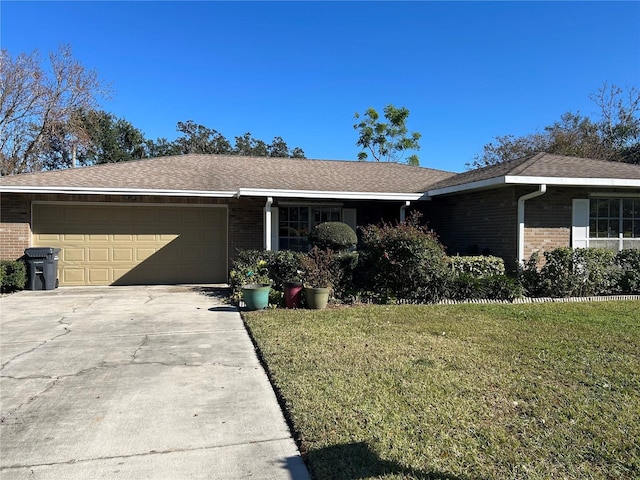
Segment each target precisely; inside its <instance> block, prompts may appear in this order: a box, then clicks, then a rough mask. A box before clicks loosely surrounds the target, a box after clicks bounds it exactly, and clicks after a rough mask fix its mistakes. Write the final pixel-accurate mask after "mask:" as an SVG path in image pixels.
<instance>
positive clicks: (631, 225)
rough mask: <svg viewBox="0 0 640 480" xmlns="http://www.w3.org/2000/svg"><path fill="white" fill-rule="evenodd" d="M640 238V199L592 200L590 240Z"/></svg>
mask: <svg viewBox="0 0 640 480" xmlns="http://www.w3.org/2000/svg"><path fill="white" fill-rule="evenodd" d="M620 236H622V237H623V238H640V198H592V199H591V202H590V212H589V237H590V238H620Z"/></svg>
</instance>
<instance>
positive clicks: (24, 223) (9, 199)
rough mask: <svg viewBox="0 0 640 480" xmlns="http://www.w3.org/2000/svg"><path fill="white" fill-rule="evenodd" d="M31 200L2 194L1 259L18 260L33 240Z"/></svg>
mask: <svg viewBox="0 0 640 480" xmlns="http://www.w3.org/2000/svg"><path fill="white" fill-rule="evenodd" d="M30 222H31V200H30V199H29V198H28V197H26V196H24V195H11V194H7V193H3V194H1V195H0V260H17V259H18V258H20V257H22V256H23V255H24V250H25V248H28V247H29V244H30V242H31V224H30Z"/></svg>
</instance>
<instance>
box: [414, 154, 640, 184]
mask: <svg viewBox="0 0 640 480" xmlns="http://www.w3.org/2000/svg"><path fill="white" fill-rule="evenodd" d="M504 176H514V177H516V176H517V177H548V178H607V179H611V178H615V179H640V165H631V164H629V163H620V162H608V161H604V160H594V159H592V158H579V157H568V156H564V155H553V154H551V153H538V154H535V155H531V156H529V157H524V158H521V159H518V160H512V161H510V162H504V163H499V164H497V165H492V166H490V167H484V168H479V169H476V170H470V171H468V172H464V173H460V174H458V175H455V176H453V177H449V178H446V179H444V180H441V181H439V182H437V183H435V184H431V185H425V190H436V189H440V188H447V187H453V186H457V185H464V184H469V183H473V182H480V181H483V180H491V179H493V178H500V177H504Z"/></svg>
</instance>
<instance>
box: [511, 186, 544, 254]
mask: <svg viewBox="0 0 640 480" xmlns="http://www.w3.org/2000/svg"><path fill="white" fill-rule="evenodd" d="M546 192H547V185H546V184H542V185H540V186H538V190H537V191H535V192H531V193H527V194H526V195H523V196H521V197H520V198H519V199H518V262H520V263H521V264H522V263H524V202H526V201H527V200H529V199H531V198H535V197H539V196H541V195H544V194H545V193H546Z"/></svg>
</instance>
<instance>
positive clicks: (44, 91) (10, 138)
mask: <svg viewBox="0 0 640 480" xmlns="http://www.w3.org/2000/svg"><path fill="white" fill-rule="evenodd" d="M41 64H42V61H41V58H40V55H39V54H38V52H37V51H33V52H32V53H30V54H24V53H23V54H20V55H18V56H17V57H15V58H14V57H12V56H11V55H10V53H9V52H8V51H7V50H2V52H1V53H0V174H1V175H10V174H16V173H23V172H32V171H38V170H42V169H43V168H47V169H51V168H62V167H64V166H66V163H65V160H64V159H63V158H62V156H58V157H56V156H55V155H54V156H51V155H49V152H50V149H51V145H52V143H53V144H55V143H56V142H58V143H60V145H58V148H59V150H60V151H63V150H66V151H74V149H75V148H77V147H78V146H85V145H87V144H88V142H89V141H90V139H89V138H88V136H87V135H86V132H84V130H83V128H82V125H80V124H79V123H78V122H77V118H76V113H77V112H78V111H83V110H91V109H93V108H95V106H96V104H97V99H98V98H99V97H102V96H106V95H107V94H108V89H106V88H105V87H104V86H103V85H102V83H101V82H100V80H99V79H98V75H97V73H96V72H95V71H92V70H87V69H86V68H85V67H84V66H83V65H82V64H80V62H78V61H77V60H75V59H74V58H73V55H72V52H71V47H69V46H68V45H63V46H61V47H60V48H59V49H58V50H57V51H56V52H51V53H50V54H49V65H47V66H46V68H43V66H42V65H41ZM59 162H62V163H59Z"/></svg>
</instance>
